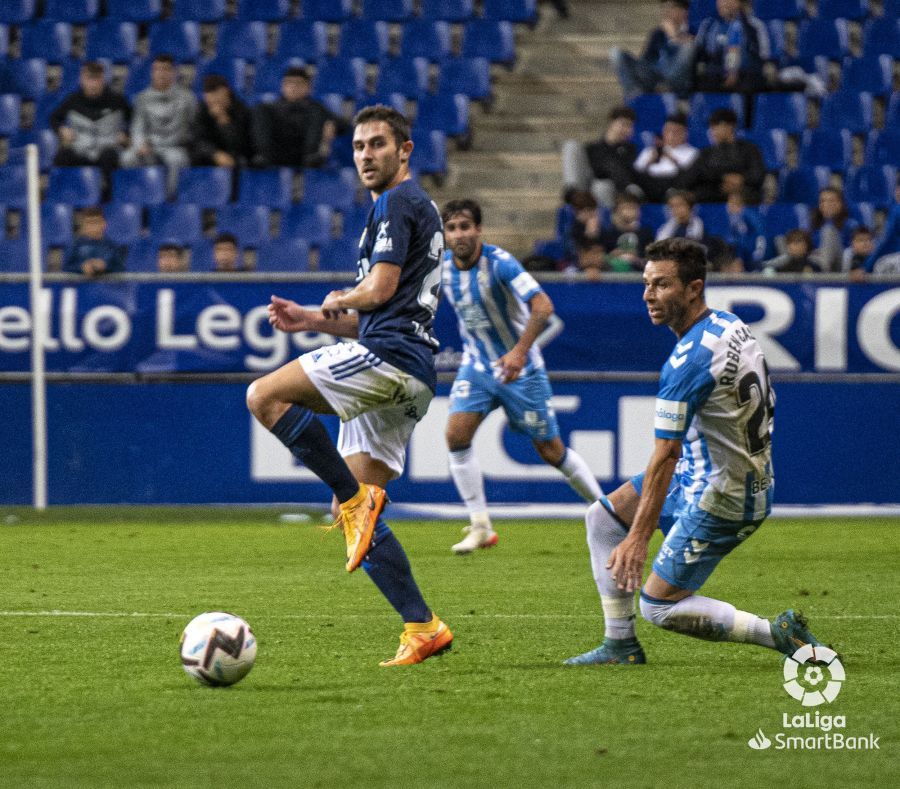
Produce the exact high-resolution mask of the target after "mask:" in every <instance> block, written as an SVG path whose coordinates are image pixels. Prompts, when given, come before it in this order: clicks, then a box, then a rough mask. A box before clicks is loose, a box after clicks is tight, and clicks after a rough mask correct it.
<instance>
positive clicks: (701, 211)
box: [697, 203, 731, 238]
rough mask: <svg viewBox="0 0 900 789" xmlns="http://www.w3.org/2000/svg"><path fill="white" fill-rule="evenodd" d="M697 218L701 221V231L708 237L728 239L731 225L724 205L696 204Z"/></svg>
mask: <svg viewBox="0 0 900 789" xmlns="http://www.w3.org/2000/svg"><path fill="white" fill-rule="evenodd" d="M697 216H699V217H700V219H702V220H703V229H704V230H705V231H706V232H707V233H708V234H709V235H711V236H717V237H718V238H728V234H729V229H730V226H731V223H730V222H729V219H728V209H727V208H726V207H725V203H698V204H697Z"/></svg>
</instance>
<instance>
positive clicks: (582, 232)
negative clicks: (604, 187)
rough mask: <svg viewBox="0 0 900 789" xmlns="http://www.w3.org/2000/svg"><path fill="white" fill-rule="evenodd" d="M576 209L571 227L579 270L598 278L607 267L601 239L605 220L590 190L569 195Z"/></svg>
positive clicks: (589, 276) (572, 243)
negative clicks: (603, 220)
mask: <svg viewBox="0 0 900 789" xmlns="http://www.w3.org/2000/svg"><path fill="white" fill-rule="evenodd" d="M569 204H570V205H571V206H572V208H573V209H574V211H575V221H574V222H573V223H572V228H571V248H573V249H574V250H575V256H576V260H577V263H578V270H579V271H582V272H584V273H585V274H587V275H588V278H590V279H596V278H598V277H599V276H600V272H601V271H602V270H603V269H604V267H605V261H606V254H605V252H604V249H603V243H602V242H601V240H600V235H601V231H602V228H603V222H602V219H601V217H600V209H599V207H598V205H597V200H596V199H595V198H594V196H593V195H592V194H591V193H590V192H586V191H575V192H572V194H571V195H570V196H569Z"/></svg>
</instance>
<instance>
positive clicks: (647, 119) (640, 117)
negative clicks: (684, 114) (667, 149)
mask: <svg viewBox="0 0 900 789" xmlns="http://www.w3.org/2000/svg"><path fill="white" fill-rule="evenodd" d="M628 106H629V107H631V108H632V109H633V110H634V111H635V112H636V113H637V120H636V121H635V123H634V130H635V133H636V134H640V133H641V132H642V131H651V132H653V133H654V134H658V133H659V132H660V130H661V129H662V127H663V124H664V123H665V122H666V118H668V117H669V115H671V114H672V113H673V112H675V111H676V109H677V108H678V100H677V99H676V97H675V94H674V93H644V94H641V95H640V96H635V97H634V98H633V99H631V100H630V101H629V102H628Z"/></svg>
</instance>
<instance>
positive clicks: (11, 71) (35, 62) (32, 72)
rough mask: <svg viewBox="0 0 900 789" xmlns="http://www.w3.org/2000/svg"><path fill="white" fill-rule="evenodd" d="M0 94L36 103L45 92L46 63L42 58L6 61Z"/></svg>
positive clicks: (0, 83) (0, 81)
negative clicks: (16, 96) (10, 94)
mask: <svg viewBox="0 0 900 789" xmlns="http://www.w3.org/2000/svg"><path fill="white" fill-rule="evenodd" d="M0 92H3V93H18V94H19V95H20V96H21V97H22V98H23V99H25V100H26V101H36V100H37V99H39V98H40V97H41V96H43V95H44V94H45V93H46V92H47V62H46V61H45V60H43V59H42V58H21V59H19V60H10V61H7V62H6V63H5V64H4V68H3V73H2V79H0ZM60 100H61V99H60Z"/></svg>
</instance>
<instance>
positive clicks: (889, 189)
mask: <svg viewBox="0 0 900 789" xmlns="http://www.w3.org/2000/svg"><path fill="white" fill-rule="evenodd" d="M896 180H897V170H896V168H894V167H891V166H890V165H888V164H885V165H882V166H872V165H862V166H860V167H851V168H850V169H849V170H847V172H846V174H845V175H844V196H845V197H846V198H847V201H848V202H852V203H872V204H873V205H875V206H877V207H878V208H887V207H888V206H890V205H891V204H892V203H893V202H894V184H895V183H896Z"/></svg>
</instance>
